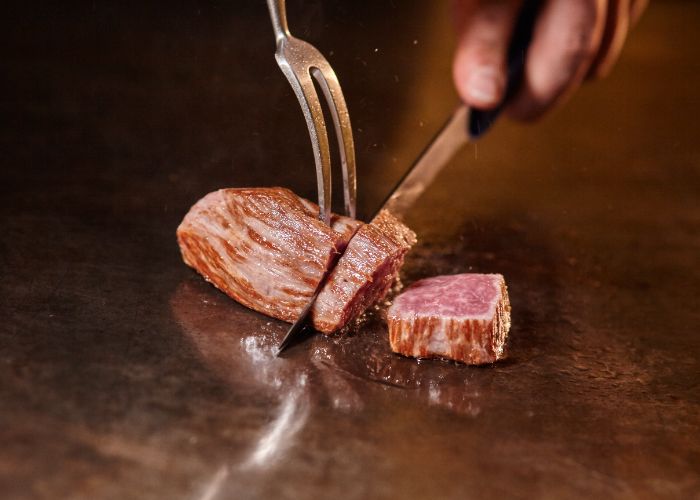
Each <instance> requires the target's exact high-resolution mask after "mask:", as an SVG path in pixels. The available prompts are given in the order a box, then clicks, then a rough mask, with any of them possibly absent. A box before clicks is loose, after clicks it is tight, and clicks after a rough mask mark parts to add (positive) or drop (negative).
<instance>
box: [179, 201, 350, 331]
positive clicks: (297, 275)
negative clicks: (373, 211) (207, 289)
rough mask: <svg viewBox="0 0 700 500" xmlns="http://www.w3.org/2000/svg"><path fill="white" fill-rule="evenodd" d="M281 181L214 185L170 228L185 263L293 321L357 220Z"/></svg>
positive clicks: (236, 295)
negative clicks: (329, 214)
mask: <svg viewBox="0 0 700 500" xmlns="http://www.w3.org/2000/svg"><path fill="white" fill-rule="evenodd" d="M317 215H318V206H316V205H314V204H313V203H311V202H309V201H307V200H303V199H302V198H299V197H298V196H296V195H295V194H294V193H292V192H291V191H289V190H288V189H284V188H249V189H247V188H244V189H221V190H219V191H215V192H213V193H209V194H208V195H206V196H205V197H204V198H202V199H201V200H199V201H198V202H197V203H196V204H195V205H194V206H193V207H192V208H191V209H190V211H189V212H188V213H187V215H186V216H185V218H184V219H183V221H182V223H181V224H180V226H179V227H178V229H177V239H178V243H179V245H180V251H181V253H182V258H183V260H184V261H185V263H186V264H187V265H189V266H191V267H193V268H194V269H195V270H197V271H198V272H199V273H200V274H201V275H202V276H204V278H205V279H206V280H207V281H209V282H211V283H212V284H213V285H214V286H216V287H217V288H219V289H220V290H221V291H223V292H224V293H226V294H227V295H229V296H230V297H232V298H233V299H235V300H236V301H238V302H240V303H241V304H243V305H245V306H247V307H250V308H251V309H254V310H256V311H259V312H261V313H264V314H267V315H269V316H272V317H275V318H278V319H282V320H285V321H294V320H295V319H296V318H297V317H298V316H299V314H300V313H301V311H302V309H303V308H304V306H305V305H306V304H307V302H308V301H309V300H310V298H311V296H312V294H313V292H314V290H315V289H316V286H317V285H318V283H319V282H320V280H321V277H322V276H323V274H324V272H325V271H326V269H328V267H329V266H331V265H332V264H333V263H334V262H335V260H336V259H337V258H338V256H339V255H340V253H342V251H343V250H344V249H345V246H346V245H347V243H348V241H349V240H350V238H351V237H352V235H353V233H354V232H355V231H356V230H357V228H358V227H359V226H360V225H361V224H362V223H361V222H359V221H355V220H353V219H349V218H347V217H339V216H335V217H334V221H333V228H331V227H328V226H326V225H325V224H323V223H322V222H321V221H320V220H318V218H317Z"/></svg>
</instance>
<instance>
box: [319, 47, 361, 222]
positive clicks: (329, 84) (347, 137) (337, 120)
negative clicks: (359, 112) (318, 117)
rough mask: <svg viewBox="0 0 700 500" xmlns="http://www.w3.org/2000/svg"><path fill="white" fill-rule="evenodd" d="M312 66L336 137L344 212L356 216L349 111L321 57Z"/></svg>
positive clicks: (335, 81)
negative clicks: (331, 118) (329, 112)
mask: <svg viewBox="0 0 700 500" xmlns="http://www.w3.org/2000/svg"><path fill="white" fill-rule="evenodd" d="M317 62H318V63H320V64H317V66H316V67H312V68H311V74H312V75H313V77H314V78H315V79H316V81H317V82H318V84H319V86H320V87H321V89H322V90H323V94H324V95H325V97H326V103H327V104H328V108H329V109H330V111H331V115H332V116H333V124H334V125H335V135H336V138H337V139H338V149H339V150H340V162H341V166H342V171H343V200H344V202H345V215H347V216H348V217H352V218H353V219H355V218H356V203H357V201H356V199H357V175H356V169H355V143H354V141H353V138H352V126H351V124H350V113H348V106H347V104H346V103H345V97H344V96H343V91H342V90H341V88H340V83H339V82H338V77H337V76H336V74H335V71H333V68H332V67H331V65H330V64H329V63H328V61H326V60H325V58H321V60H320V61H317Z"/></svg>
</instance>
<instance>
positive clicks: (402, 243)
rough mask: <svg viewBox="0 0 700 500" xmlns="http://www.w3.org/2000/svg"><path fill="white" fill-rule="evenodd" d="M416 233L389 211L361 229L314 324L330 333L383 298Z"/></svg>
mask: <svg viewBox="0 0 700 500" xmlns="http://www.w3.org/2000/svg"><path fill="white" fill-rule="evenodd" d="M415 243H416V235H415V233H414V232H413V231H411V230H410V229H409V228H408V227H406V226H405V225H403V224H402V223H401V222H399V220H398V219H396V218H395V217H394V216H393V215H391V214H390V213H389V212H387V211H382V212H380V213H379V215H377V217H375V218H374V220H372V222H371V223H369V224H367V225H364V226H362V227H361V228H360V229H358V231H357V233H356V234H355V236H354V237H353V238H352V240H351V241H350V244H349V245H348V247H347V249H346V250H345V253H344V254H343V256H342V257H341V258H340V261H339V262H338V265H337V266H336V268H335V269H334V270H333V272H332V273H331V275H330V276H329V278H328V282H327V283H326V285H325V286H324V287H323V290H321V293H320V294H319V295H318V298H317V299H316V303H315V304H314V308H313V309H312V312H311V314H312V320H313V324H314V327H315V328H316V329H317V330H319V331H322V332H324V333H329V332H332V331H335V330H338V329H340V328H343V327H344V326H345V325H347V324H348V323H349V322H350V321H351V320H352V319H353V318H355V317H357V316H358V315H360V314H362V313H363V312H364V311H365V310H366V309H367V308H368V307H369V306H371V305H372V304H374V303H375V302H377V301H378V300H381V299H382V298H383V297H384V296H385V295H386V294H387V292H388V291H389V289H390V288H391V285H392V284H393V283H394V281H395V280H396V277H397V276H398V273H399V270H400V269H401V266H402V265H403V261H404V256H405V255H406V252H408V250H409V249H410V248H411V246H413V245H414V244H415Z"/></svg>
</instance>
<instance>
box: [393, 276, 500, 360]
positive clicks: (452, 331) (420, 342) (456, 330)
mask: <svg viewBox="0 0 700 500" xmlns="http://www.w3.org/2000/svg"><path fill="white" fill-rule="evenodd" d="M387 321H388V324H389V342H390V344H391V348H392V350H393V351H394V352H397V353H400V354H403V355H406V356H413V357H416V358H432V357H442V358H448V359H454V360H457V361H462V362H464V363H468V364H483V363H493V362H494V361H497V360H498V359H501V358H502V357H504V346H505V341H506V336H507V335H508V330H509V329H510V303H509V301H508V291H507V288H506V283H505V280H504V279H503V276H501V275H500V274H456V275H452V276H436V277H433V278H426V279H423V280H420V281H417V282H416V283H414V284H413V285H411V286H410V287H408V288H407V289H406V291H405V292H404V293H402V294H401V295H399V296H398V297H396V299H394V303H393V304H392V306H391V307H390V308H389V310H388V313H387Z"/></svg>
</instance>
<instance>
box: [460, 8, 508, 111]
mask: <svg viewBox="0 0 700 500" xmlns="http://www.w3.org/2000/svg"><path fill="white" fill-rule="evenodd" d="M520 4H521V0H500V1H493V0H492V1H481V2H479V3H478V4H477V5H476V6H475V7H474V10H473V12H472V14H471V15H470V16H469V17H468V18H467V19H466V20H465V21H464V23H463V26H462V30H461V33H460V35H459V41H458V45H457V52H456V54H455V59H454V65H453V77H454V81H455V86H456V87H457V92H458V93H459V95H460V97H461V98H462V100H463V101H464V102H465V103H466V104H468V105H470V106H474V107H477V108H483V109H489V108H493V107H495V106H496V105H498V103H499V102H500V101H501V99H502V98H503V94H504V92H505V87H506V77H507V73H506V53H507V50H508V44H509V42H510V38H511V35H512V31H513V26H514V24H515V18H516V17H517V13H518V9H519V7H520Z"/></svg>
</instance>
